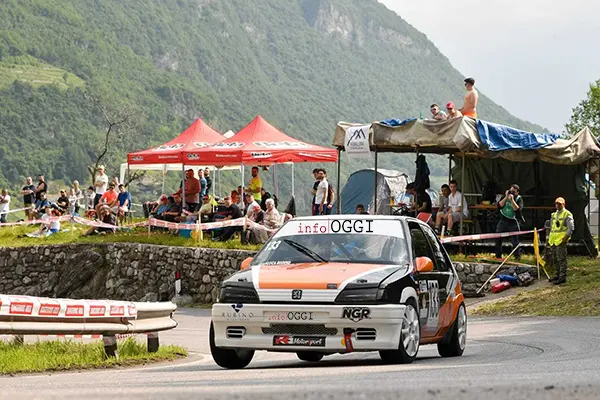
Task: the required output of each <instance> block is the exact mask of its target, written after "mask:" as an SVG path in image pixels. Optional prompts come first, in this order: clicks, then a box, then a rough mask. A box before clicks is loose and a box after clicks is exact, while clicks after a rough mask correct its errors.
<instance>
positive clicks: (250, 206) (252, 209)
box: [244, 193, 260, 219]
mask: <svg viewBox="0 0 600 400" xmlns="http://www.w3.org/2000/svg"><path fill="white" fill-rule="evenodd" d="M244 195H245V197H246V217H248V218H250V219H252V218H253V214H254V213H256V212H257V210H259V209H260V205H259V204H258V203H257V202H256V200H254V196H253V195H252V194H251V193H245V194H244ZM256 206H258V208H256Z"/></svg>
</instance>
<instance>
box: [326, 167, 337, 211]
mask: <svg viewBox="0 0 600 400" xmlns="http://www.w3.org/2000/svg"><path fill="white" fill-rule="evenodd" d="M325 179H326V180H327V207H325V214H326V215H331V212H332V211H333V203H334V202H335V192H334V191H333V185H332V184H330V183H329V180H328V179H327V172H325Z"/></svg>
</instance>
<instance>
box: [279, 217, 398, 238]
mask: <svg viewBox="0 0 600 400" xmlns="http://www.w3.org/2000/svg"><path fill="white" fill-rule="evenodd" d="M306 234H309V235H328V234H359V235H369V234H375V235H385V236H393V237H397V238H400V239H403V238H404V233H403V230H402V227H401V225H400V222H399V221H397V220H393V219H371V218H364V219H363V218H358V219H355V218H343V217H341V216H340V217H335V218H328V217H320V218H319V217H316V218H315V219H313V220H308V221H307V220H304V221H300V220H296V221H295V220H291V221H289V222H288V223H287V224H285V225H284V226H283V227H282V228H281V229H280V230H279V231H278V233H277V236H276V237H277V238H279V237H282V236H295V235H306Z"/></svg>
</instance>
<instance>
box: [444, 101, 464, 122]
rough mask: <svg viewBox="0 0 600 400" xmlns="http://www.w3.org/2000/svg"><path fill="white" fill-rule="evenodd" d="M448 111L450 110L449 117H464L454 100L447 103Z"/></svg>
mask: <svg viewBox="0 0 600 400" xmlns="http://www.w3.org/2000/svg"><path fill="white" fill-rule="evenodd" d="M446 111H448V119H452V118H460V117H462V114H461V113H460V111H458V110H457V109H456V106H455V105H454V103H452V102H450V103H448V104H446Z"/></svg>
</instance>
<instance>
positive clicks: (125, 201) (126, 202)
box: [117, 183, 131, 224]
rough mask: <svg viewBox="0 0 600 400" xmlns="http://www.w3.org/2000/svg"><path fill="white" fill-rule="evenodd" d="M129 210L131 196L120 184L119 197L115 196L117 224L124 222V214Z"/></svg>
mask: <svg viewBox="0 0 600 400" xmlns="http://www.w3.org/2000/svg"><path fill="white" fill-rule="evenodd" d="M130 209H131V195H130V194H129V192H128V191H127V189H125V186H124V185H123V184H122V183H121V184H120V185H119V195H118V196H117V218H118V219H119V223H120V224H123V223H124V222H125V214H126V213H127V212H129V210H130Z"/></svg>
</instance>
